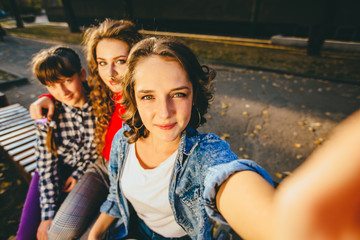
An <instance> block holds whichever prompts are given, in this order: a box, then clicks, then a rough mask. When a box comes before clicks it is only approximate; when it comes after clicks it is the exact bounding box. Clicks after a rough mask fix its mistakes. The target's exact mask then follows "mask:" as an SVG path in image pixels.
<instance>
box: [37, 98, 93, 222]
mask: <svg viewBox="0 0 360 240" xmlns="http://www.w3.org/2000/svg"><path fill="white" fill-rule="evenodd" d="M48 128H49V125H48V124H46V125H44V126H41V125H40V124H37V136H38V138H37V141H36V144H35V154H36V159H37V171H38V173H39V176H40V182H39V187H40V206H41V219H42V220H48V219H53V218H54V215H55V213H56V210H57V208H58V207H59V206H58V205H59V204H58V201H59V195H60V191H61V188H62V187H63V184H64V182H65V181H66V179H67V178H68V176H69V175H66V173H64V171H62V170H61V168H62V167H64V166H66V167H67V168H69V169H71V170H70V171H72V173H71V175H70V176H72V177H73V178H75V179H76V180H79V178H80V177H81V176H82V175H83V174H84V172H85V170H86V168H87V167H88V165H89V164H91V162H94V161H95V160H96V159H97V157H98V155H97V153H96V146H95V144H94V129H95V116H94V114H93V113H92V107H91V105H90V104H89V103H86V104H85V105H84V106H83V107H82V108H73V107H70V106H67V105H65V104H62V109H61V112H60V114H59V117H58V121H57V125H56V126H55V127H54V135H53V136H54V137H56V138H57V139H58V140H59V144H58V146H57V156H54V155H53V154H52V153H51V152H50V151H49V150H48V148H47V147H46V135H47V131H48Z"/></svg>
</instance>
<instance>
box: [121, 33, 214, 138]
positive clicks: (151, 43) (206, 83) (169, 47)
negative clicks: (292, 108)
mask: <svg viewBox="0 0 360 240" xmlns="http://www.w3.org/2000/svg"><path fill="white" fill-rule="evenodd" d="M151 55H157V56H163V57H166V58H170V59H172V60H174V61H176V62H178V63H179V64H180V66H182V67H183V69H184V70H185V72H186V73H187V75H188V78H189V80H190V81H191V83H192V86H193V92H194V99H193V104H194V105H193V108H192V111H191V118H190V121H189V123H188V126H187V128H186V129H185V131H186V132H187V134H189V135H192V134H193V133H194V132H195V131H189V129H190V128H192V129H196V128H198V127H199V126H200V125H202V124H203V123H205V122H206V118H205V117H204V115H205V113H206V112H207V110H208V107H209V104H210V102H211V100H212V99H213V88H212V80H213V79H214V78H215V76H216V72H215V70H213V69H211V68H209V67H207V66H205V65H200V63H199V61H198V59H197V58H196V56H195V54H194V53H193V52H192V51H191V50H190V49H189V48H188V47H187V46H185V45H184V44H183V43H181V42H179V41H177V40H175V39H172V38H154V37H152V38H148V39H144V40H142V41H140V42H139V43H137V44H136V45H135V46H134V47H133V48H132V49H131V51H130V54H129V57H128V61H127V65H128V68H127V71H126V73H125V76H124V79H123V81H122V83H121V84H122V89H123V97H122V99H121V103H122V104H123V105H124V107H125V108H126V113H125V114H123V116H122V118H123V119H124V120H125V121H126V123H127V124H128V125H129V127H130V130H129V131H126V132H125V133H124V134H125V136H127V137H130V138H129V143H133V142H136V141H137V140H138V139H139V138H140V137H144V138H146V137H147V136H148V134H149V132H148V130H147V129H146V128H145V126H144V125H143V124H142V121H141V118H140V116H139V112H138V111H137V107H136V101H135V92H134V86H135V81H136V79H134V74H135V71H136V67H137V64H138V63H139V60H141V59H143V58H146V57H148V56H151ZM191 132H192V133H191Z"/></svg>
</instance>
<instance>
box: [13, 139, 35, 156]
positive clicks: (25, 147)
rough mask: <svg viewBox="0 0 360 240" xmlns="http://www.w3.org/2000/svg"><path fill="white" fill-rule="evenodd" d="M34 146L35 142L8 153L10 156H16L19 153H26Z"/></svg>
mask: <svg viewBox="0 0 360 240" xmlns="http://www.w3.org/2000/svg"><path fill="white" fill-rule="evenodd" d="M34 145H35V142H30V143H28V144H25V145H23V146H21V147H18V148H15V149H13V150H11V151H8V153H9V155H10V156H14V155H16V154H18V153H21V152H24V151H25V150H28V149H29V148H33V147H34Z"/></svg>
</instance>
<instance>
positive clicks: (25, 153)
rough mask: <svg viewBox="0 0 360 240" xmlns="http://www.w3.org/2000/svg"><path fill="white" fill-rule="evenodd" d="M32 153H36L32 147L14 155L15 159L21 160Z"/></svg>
mask: <svg viewBox="0 0 360 240" xmlns="http://www.w3.org/2000/svg"><path fill="white" fill-rule="evenodd" d="M31 155H35V148H30V149H29V150H27V151H25V152H22V153H20V154H17V155H16V156H13V159H14V161H17V162H18V161H21V160H22V159H24V158H27V157H29V156H31Z"/></svg>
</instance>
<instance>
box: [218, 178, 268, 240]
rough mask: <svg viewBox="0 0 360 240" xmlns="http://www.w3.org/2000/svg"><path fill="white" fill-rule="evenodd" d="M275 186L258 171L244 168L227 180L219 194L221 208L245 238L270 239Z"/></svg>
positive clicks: (228, 220) (221, 211) (226, 217)
mask: <svg viewBox="0 0 360 240" xmlns="http://www.w3.org/2000/svg"><path fill="white" fill-rule="evenodd" d="M273 196H274V188H273V187H272V186H271V185H270V184H269V183H268V182H267V181H266V180H265V179H264V178H263V177H262V176H260V175H259V174H257V173H256V172H253V171H242V172H238V173H235V174H234V175H232V176H231V177H230V178H229V179H228V180H227V181H226V182H224V183H223V184H222V185H221V187H220V189H219V191H218V193H217V195H216V205H217V209H218V210H219V212H220V213H221V214H222V216H223V217H224V218H225V219H226V221H227V222H228V223H229V224H230V226H231V227H232V228H233V230H234V231H235V232H237V233H238V234H239V235H240V236H241V237H242V238H244V239H266V240H268V239H269V236H270V234H271V226H270V223H271V218H272V199H273Z"/></svg>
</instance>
